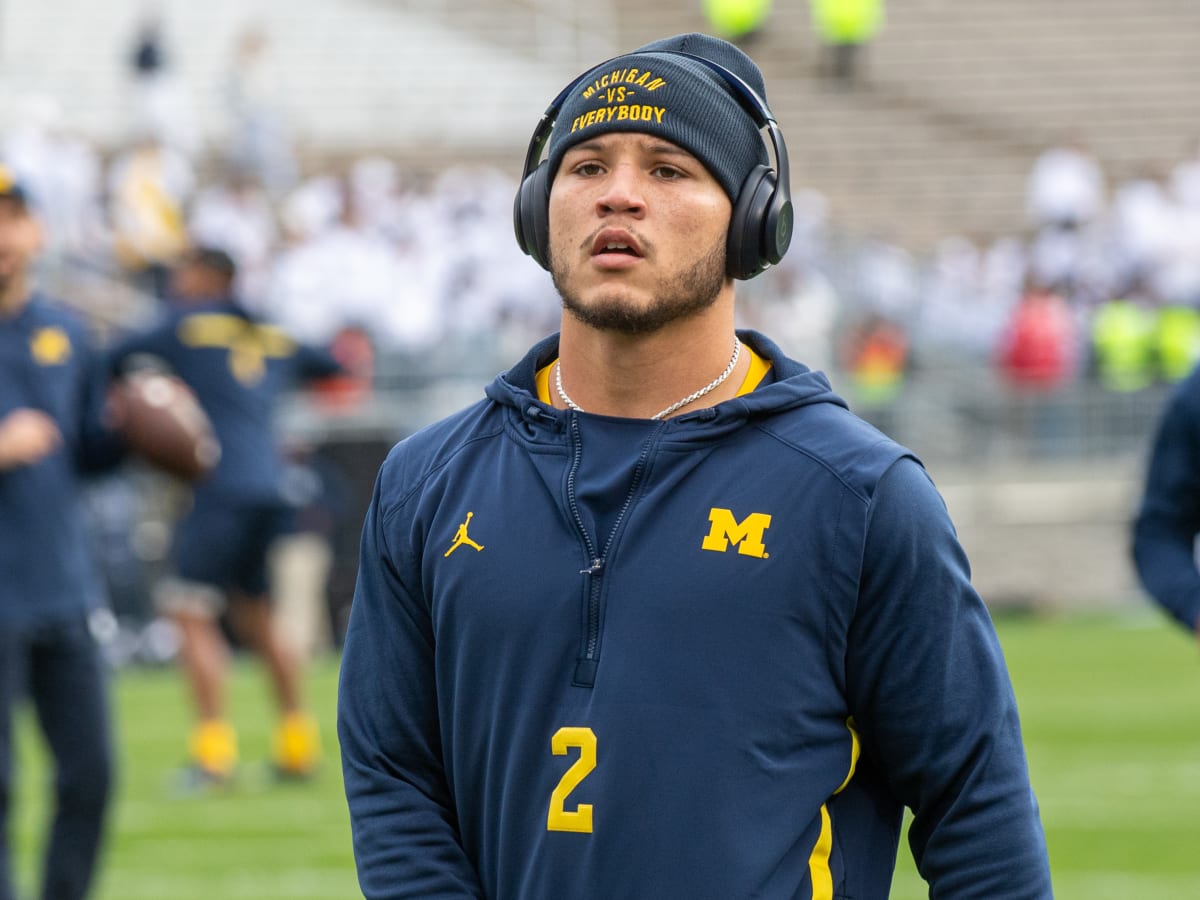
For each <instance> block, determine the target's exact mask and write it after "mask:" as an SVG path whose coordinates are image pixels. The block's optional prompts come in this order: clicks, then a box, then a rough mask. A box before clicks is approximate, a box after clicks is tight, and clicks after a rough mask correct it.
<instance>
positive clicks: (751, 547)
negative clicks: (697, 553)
mask: <svg viewBox="0 0 1200 900" xmlns="http://www.w3.org/2000/svg"><path fill="white" fill-rule="evenodd" d="M708 521H710V522H712V528H711V529H709V532H708V534H707V535H706V536H705V538H704V543H703V544H701V546H702V547H703V548H704V549H705V550H715V551H716V552H717V553H724V552H725V551H727V550H728V549H729V543H730V541H732V542H733V543H735V544H737V545H738V553H740V554H742V555H743V556H757V557H758V558H759V559H766V558H767V548H766V547H765V546H764V545H763V532H764V531H766V530H767V529H768V528H770V527H771V517H770V516H769V515H768V514H767V513H750V515H748V516H746V518H744V519H743V520H742V521H740V522H739V521H738V520H737V519H735V518H734V517H733V511H732V510H728V509H721V508H719V507H716V506H714V507H713V508H712V509H710V510H709V511H708Z"/></svg>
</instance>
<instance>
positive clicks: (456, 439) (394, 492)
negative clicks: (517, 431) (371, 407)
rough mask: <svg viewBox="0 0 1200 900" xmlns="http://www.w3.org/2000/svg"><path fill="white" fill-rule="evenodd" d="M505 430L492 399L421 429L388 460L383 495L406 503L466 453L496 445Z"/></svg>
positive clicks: (384, 467)
mask: <svg viewBox="0 0 1200 900" xmlns="http://www.w3.org/2000/svg"><path fill="white" fill-rule="evenodd" d="M504 428H505V415H504V411H503V409H501V408H500V407H499V406H498V405H497V404H495V403H494V402H492V401H490V400H488V399H481V400H479V401H477V402H475V403H473V404H471V405H470V406H467V407H464V408H463V409H460V410H458V411H457V412H455V413H452V414H451V415H449V416H446V417H445V418H442V419H439V420H437V421H435V422H432V423H431V424H428V425H425V426H424V427H422V428H419V429H418V430H416V431H414V432H413V433H412V434H410V435H408V436H407V437H404V438H402V439H401V440H400V441H399V442H397V443H396V444H395V445H394V446H393V447H392V449H391V450H390V451H389V452H388V455H387V456H386V457H385V459H384V461H383V464H382V465H381V467H380V475H379V477H380V488H381V494H382V495H384V496H387V497H389V498H390V499H391V500H392V501H394V502H403V500H404V499H405V498H406V497H407V496H408V495H409V494H411V493H412V492H413V491H414V490H416V489H417V488H418V487H419V486H420V485H421V484H422V483H423V482H424V481H426V480H427V479H428V478H429V476H430V475H432V474H433V473H434V472H437V471H439V470H441V469H443V468H444V467H446V466H448V465H452V464H454V462H455V461H456V460H457V459H458V458H459V457H460V456H461V455H462V454H463V453H464V452H467V451H469V450H470V449H472V448H476V449H477V448H480V447H481V446H484V445H486V444H487V443H488V442H491V441H494V440H495V439H496V438H498V437H500V436H501V434H502V433H503V431H504Z"/></svg>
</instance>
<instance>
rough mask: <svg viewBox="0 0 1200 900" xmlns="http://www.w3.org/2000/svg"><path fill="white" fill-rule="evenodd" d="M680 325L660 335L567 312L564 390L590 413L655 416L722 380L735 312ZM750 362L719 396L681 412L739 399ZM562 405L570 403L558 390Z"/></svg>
mask: <svg viewBox="0 0 1200 900" xmlns="http://www.w3.org/2000/svg"><path fill="white" fill-rule="evenodd" d="M714 313H716V314H713V315H708V316H702V317H694V318H692V319H688V320H686V321H683V322H678V323H672V324H671V325H670V326H667V327H664V328H662V329H659V330H658V331H656V332H654V333H652V334H645V335H626V334H620V333H616V332H611V331H600V330H598V329H595V328H591V327H589V326H586V325H584V324H582V323H581V322H579V321H578V320H577V319H574V318H573V317H572V316H571V315H570V313H565V314H564V316H563V322H562V334H561V338H560V342H559V365H560V366H561V368H560V369H559V371H556V372H553V373H551V385H552V386H553V385H556V383H557V381H558V379H559V378H560V377H561V380H562V386H563V389H564V390H565V391H566V393H567V395H568V396H569V397H570V398H571V400H572V401H574V402H575V403H576V404H577V405H578V406H579V407H581V408H582V409H584V410H586V411H587V412H594V413H599V414H602V415H610V416H623V417H627V418H645V419H648V418H651V417H652V416H654V415H656V414H657V413H659V412H661V411H662V410H664V409H666V408H668V407H669V406H671V405H672V404H674V403H676V402H677V401H679V400H681V399H682V398H684V397H686V396H688V395H689V394H691V393H693V392H694V391H697V390H699V389H701V388H704V387H705V386H707V385H708V384H709V383H710V382H712V381H713V380H715V379H717V378H718V377H719V376H720V375H721V374H722V373H723V372H724V371H725V370H726V368H727V367H728V366H729V364H730V361H731V358H732V356H733V353H734V347H735V341H736V338H735V335H734V323H733V316H732V312H731V311H730V312H729V314H723V313H722V312H721V311H719V310H715V311H714ZM749 365H750V355H749V354H747V353H743V354H741V355H740V357H739V359H738V360H737V365H736V366H735V367H734V369H733V371H732V372H730V373H729V375H728V376H727V377H726V378H725V380H724V381H722V382H721V384H720V385H719V386H718V387H716V388H714V389H713V390H712V391H711V392H709V393H707V394H705V395H704V396H703V397H702V398H698V399H697V400H696V401H694V402H693V403H691V404H688V405H686V406H683V407H681V408H680V409H679V410H678V413H679V414H682V413H685V412H689V411H691V410H692V409H703V408H705V407H708V406H712V405H714V404H716V403H719V402H721V401H723V400H728V399H729V398H731V397H733V396H735V395H736V394H737V390H738V386H739V385H740V384H741V382H742V379H743V378H744V377H745V373H746V369H747V368H748V367H749ZM551 393H552V395H553V396H552V400H553V402H554V404H555V405H556V406H560V407H561V406H565V405H566V403H565V401H564V400H563V399H562V397H561V396H560V395H559V394H558V392H557V390H552V392H551Z"/></svg>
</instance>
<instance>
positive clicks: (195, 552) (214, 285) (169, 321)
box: [111, 247, 340, 783]
mask: <svg viewBox="0 0 1200 900" xmlns="http://www.w3.org/2000/svg"><path fill="white" fill-rule="evenodd" d="M235 277H236V269H235V266H234V264H233V261H232V259H231V258H230V257H229V255H228V254H227V253H225V252H224V251H222V250H214V249H210V248H203V247H201V248H193V249H191V250H189V251H188V252H187V253H186V254H185V256H184V258H183V261H182V262H181V263H180V264H179V265H178V266H177V267H176V269H175V270H174V272H173V275H172V278H171V291H170V300H171V305H172V309H171V310H170V311H169V312H168V313H167V315H166V316H165V317H164V319H163V320H162V321H161V322H160V323H159V324H157V325H156V326H154V327H153V328H151V329H149V330H147V331H145V332H143V333H140V334H134V335H130V336H128V337H125V338H123V339H122V340H121V341H120V342H119V343H118V344H117V345H116V347H114V349H113V351H112V362H111V364H112V366H113V367H114V369H115V370H119V369H120V368H121V367H122V366H123V365H124V364H127V363H128V362H130V361H131V360H133V359H135V358H137V357H139V356H147V357H152V358H155V359H157V360H160V361H162V362H163V363H165V364H166V366H167V367H168V368H169V369H170V370H171V371H173V372H174V373H175V374H177V375H178V376H179V377H180V378H182V379H183V380H184V381H185V382H186V383H187V384H188V386H189V387H191V389H192V390H193V391H194V392H195V394H196V396H197V399H198V400H199V401H200V404H201V406H203V407H204V410H205V412H207V413H208V416H209V418H210V419H211V420H212V423H213V429H214V431H215V432H216V436H217V439H218V440H219V441H220V444H221V459H220V461H219V463H218V464H217V466H216V468H215V469H214V470H213V471H212V473H210V474H209V475H208V476H207V477H206V478H205V479H204V480H203V481H201V482H199V483H197V484H196V485H195V487H194V490H193V498H192V505H191V508H190V509H189V510H188V512H187V513H186V514H185V515H184V517H183V518H182V520H181V521H180V522H179V523H178V524H177V526H176V532H175V538H174V546H173V550H172V563H173V567H174V573H173V577H172V578H170V579H169V580H167V581H166V582H164V583H163V584H161V585H160V586H159V589H158V591H157V593H158V602H159V605H160V606H161V608H162V610H163V612H164V613H165V614H167V615H169V616H170V618H171V619H172V620H173V621H174V622H175V624H176V625H177V626H178V628H179V633H180V637H181V648H180V661H181V663H182V666H183V670H184V672H185V674H186V675H187V678H188V683H189V685H190V687H191V691H192V696H193V700H194V703H195V707H196V713H197V723H196V725H195V728H194V730H193V733H192V735H191V739H190V742H189V749H190V755H191V765H192V768H191V772H192V774H193V775H195V776H196V777H197V778H198V780H199V781H201V782H206V783H220V782H224V781H226V780H227V779H228V778H229V777H230V776H231V775H232V774H233V772H234V769H235V766H236V764H237V761H238V747H237V736H236V733H235V730H234V728H233V726H232V724H231V723H230V722H229V720H228V718H227V715H226V702H225V684H226V680H227V669H228V648H227V646H226V641H225V637H224V635H223V634H222V631H221V628H220V623H219V617H220V616H221V615H222V614H224V613H226V612H227V613H228V616H229V620H230V623H231V625H232V626H233V628H234V630H235V632H236V634H237V635H238V636H239V637H240V638H241V639H242V640H244V641H245V642H246V644H247V645H248V646H249V647H250V648H251V649H253V650H254V651H255V652H256V653H257V654H258V655H259V656H260V657H261V658H262V660H263V661H264V663H265V664H266V667H267V670H268V672H269V673H270V676H271V684H272V687H273V689H274V696H275V699H276V703H277V705H278V708H279V712H280V721H279V724H278V726H277V729H276V733H275V741H274V748H273V752H272V756H273V763H274V765H275V768H276V770H277V771H278V772H279V773H280V774H281V775H284V776H294V777H303V776H307V775H309V774H310V773H311V772H312V771H313V769H314V767H315V766H316V765H317V763H318V761H319V759H320V742H319V735H318V733H317V725H316V720H315V719H314V718H313V717H312V716H311V715H310V714H309V713H308V712H306V711H305V709H304V703H303V697H302V685H301V667H300V662H299V659H298V657H297V654H296V652H295V650H294V648H292V647H290V646H289V645H288V644H287V643H286V642H285V641H283V640H282V639H281V637H280V635H279V632H278V629H277V627H276V623H275V620H274V616H273V613H272V603H271V595H270V590H269V583H268V554H269V553H270V550H271V549H272V546H273V544H274V542H275V541H276V539H278V538H280V537H282V536H283V535H286V534H289V533H290V532H291V531H292V516H293V509H292V507H291V505H290V504H289V502H288V501H287V499H286V497H285V494H284V491H283V487H284V486H283V484H282V481H283V475H284V473H285V471H286V467H285V465H284V462H283V458H282V456H281V452H280V449H279V446H278V444H277V440H276V436H275V433H274V420H273V417H274V412H275V408H276V404H277V402H278V401H279V398H280V396H281V395H282V393H283V392H284V391H285V390H287V389H289V388H291V387H292V386H294V385H295V384H296V383H298V382H299V381H302V380H305V379H311V378H319V377H324V376H328V375H332V374H334V373H336V372H339V371H340V366H339V365H338V364H337V362H336V361H335V360H334V359H333V358H332V357H330V356H329V355H328V354H326V353H324V352H322V351H318V350H316V349H313V348H310V347H308V346H306V345H302V344H298V343H296V342H295V341H293V340H292V339H291V338H290V337H288V336H287V335H286V334H284V333H283V332H282V331H280V330H279V329H278V328H276V327H274V326H272V325H269V324H267V323H265V322H262V321H259V320H257V319H255V318H253V317H252V316H251V315H250V314H248V313H247V312H246V311H245V310H244V309H243V308H242V307H241V306H240V305H239V304H238V302H237V300H236V299H235V297H234V296H233V293H232V286H233V284H234V279H235Z"/></svg>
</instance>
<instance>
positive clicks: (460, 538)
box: [442, 512, 483, 556]
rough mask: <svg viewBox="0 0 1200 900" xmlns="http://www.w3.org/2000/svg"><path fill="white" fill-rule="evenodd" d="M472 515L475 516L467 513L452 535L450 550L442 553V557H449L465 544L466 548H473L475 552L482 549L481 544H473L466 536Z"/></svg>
mask: <svg viewBox="0 0 1200 900" xmlns="http://www.w3.org/2000/svg"><path fill="white" fill-rule="evenodd" d="M473 515H475V513H473V512H469V513H467V520H466V521H465V522H463V523H462V524H461V525H459V526H458V531H456V532H455V533H454V542H453V543H452V544H451V545H450V549H449V550H447V551H446V552H445V553H443V554H442V556H449V555H450V554H451V553H453V552H454V551H455V550H457V549H458V548H459V547H461V546H462V545H463V544H466V545H467V546H468V547H474V548H475V550H476V551H479V550H482V549H483V545H482V544H477V543H475V542H474V541H473V540H471V537H470V535H468V534H467V526H468V525H470V524H471V516H473Z"/></svg>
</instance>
